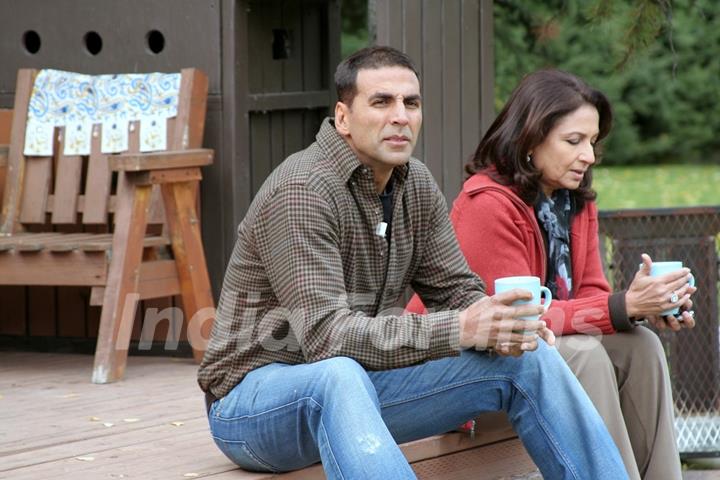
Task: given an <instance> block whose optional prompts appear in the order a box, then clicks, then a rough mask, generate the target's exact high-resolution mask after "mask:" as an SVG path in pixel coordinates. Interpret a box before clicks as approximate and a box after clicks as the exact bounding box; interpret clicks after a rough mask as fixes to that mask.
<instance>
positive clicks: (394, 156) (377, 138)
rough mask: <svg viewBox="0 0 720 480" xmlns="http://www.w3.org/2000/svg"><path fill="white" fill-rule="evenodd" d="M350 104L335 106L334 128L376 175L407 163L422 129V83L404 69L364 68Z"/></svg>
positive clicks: (359, 73) (410, 71)
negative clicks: (355, 93)
mask: <svg viewBox="0 0 720 480" xmlns="http://www.w3.org/2000/svg"><path fill="white" fill-rule="evenodd" d="M356 86H357V95H355V98H354V99H353V102H352V104H351V105H345V104H344V103H342V102H338V103H337V105H336V106H335V128H336V129H337V131H338V132H339V133H340V135H342V136H343V137H344V138H345V140H346V141H347V142H348V144H349V145H350V148H352V150H353V151H354V152H355V153H356V154H357V156H358V158H359V159H360V162H362V163H363V164H364V165H367V166H368V167H370V168H372V169H373V170H374V171H375V173H376V174H378V173H381V172H387V171H389V170H392V168H393V167H395V166H398V165H403V164H405V163H407V162H408V160H409V159H410V155H411V154H412V151H413V148H414V147H415V143H416V142H417V138H418V135H419V134H420V126H421V125H422V105H421V99H420V82H419V81H418V79H417V77H416V76H415V73H413V71H412V70H408V69H407V68H404V67H381V68H377V69H363V70H360V71H359V72H358V75H357V81H356Z"/></svg>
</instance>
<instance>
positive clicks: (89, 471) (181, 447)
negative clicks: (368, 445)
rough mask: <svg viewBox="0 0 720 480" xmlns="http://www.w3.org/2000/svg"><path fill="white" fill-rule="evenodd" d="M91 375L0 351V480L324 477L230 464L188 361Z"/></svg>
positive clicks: (456, 446) (54, 360)
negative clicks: (108, 377)
mask: <svg viewBox="0 0 720 480" xmlns="http://www.w3.org/2000/svg"><path fill="white" fill-rule="evenodd" d="M91 369H92V357H91V356H90V355H66V354H38V353H28V352H1V351H0V478H13V479H26V480H38V479H46V478H72V479H73V480H76V479H85V478H88V479H96V478H143V479H167V478H178V479H181V478H190V477H185V476H184V475H185V474H188V473H196V474H198V476H200V477H202V478H208V479H212V480H229V479H234V480H264V479H270V478H283V479H286V480H301V479H302V480H312V479H322V478H324V475H323V473H322V469H321V468H320V467H319V466H315V467H312V468H310V469H305V470H303V471H300V472H294V473H291V474H285V475H282V476H277V475H270V474H251V473H247V472H243V471H241V470H240V469H238V468H237V467H236V466H235V465H233V464H232V463H231V462H230V461H229V460H228V459H227V458H225V457H224V456H223V455H222V453H221V452H220V451H219V450H218V449H217V447H216V446H215V445H214V443H213V442H212V438H211V436H210V433H209V429H208V425H207V420H206V418H205V412H204V404H203V400H202V394H201V392H200V391H199V389H198V387H197V383H196V379H195V375H196V372H197V367H196V365H195V364H194V363H193V362H192V360H191V359H189V358H183V359H172V358H158V357H130V358H129V368H128V371H127V377H126V379H125V380H124V381H121V382H117V383H112V384H107V385H95V384H91V383H90V382H88V380H87V379H88V377H89V373H90V371H91ZM27 411H32V412H33V415H32V417H31V418H28V416H27V415H24V412H27ZM92 417H97V420H94V419H93V418H92ZM126 418H137V419H138V421H135V422H125V421H124V419H126ZM492 421H494V420H489V422H492ZM104 422H111V423H113V424H114V425H113V426H112V427H105V426H104V425H103V423H104ZM172 422H182V425H172ZM508 435H512V432H508V431H507V429H505V430H503V428H500V429H499V430H497V431H496V432H495V433H490V434H487V435H486V434H485V433H484V432H479V435H478V438H476V440H475V441H471V440H470V439H469V437H468V435H466V434H459V433H456V434H449V435H444V436H438V437H433V438H431V439H427V440H423V441H420V442H412V443H409V444H406V445H404V446H403V451H404V453H405V455H406V456H407V457H408V458H409V459H410V460H413V459H424V458H428V457H429V456H433V455H442V454H444V453H447V452H456V451H458V450H467V449H469V448H472V447H473V446H477V445H480V444H486V443H491V442H496V441H497V440H498V439H500V440H502V439H504V438H507V436H508ZM514 450H517V447H515V449H514ZM515 453H517V452H515ZM77 457H92V458H93V460H92V461H87V459H86V460H85V461H83V460H78V458H77ZM458 458H460V457H458ZM513 458H514V457H513ZM460 459H462V458H460ZM421 463H422V462H421ZM421 463H419V464H418V465H420V466H422V465H421ZM455 464H458V465H460V460H456V461H455V462H453V465H455ZM462 465H464V464H462ZM123 476H124V477H123ZM419 478H428V479H429V478H436V477H432V476H426V477H425V476H420V477H419ZM446 478H454V477H446ZM463 478H464V477H463ZM477 478H492V477H486V476H482V477H477Z"/></svg>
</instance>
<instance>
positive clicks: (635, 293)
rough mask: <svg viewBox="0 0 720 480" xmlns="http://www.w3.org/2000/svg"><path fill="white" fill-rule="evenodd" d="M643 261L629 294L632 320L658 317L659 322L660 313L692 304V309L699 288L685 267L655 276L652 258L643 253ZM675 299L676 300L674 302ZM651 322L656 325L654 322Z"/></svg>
mask: <svg viewBox="0 0 720 480" xmlns="http://www.w3.org/2000/svg"><path fill="white" fill-rule="evenodd" d="M642 260H643V263H642V265H641V267H640V270H638V272H637V273H636V274H635V278H633V281H632V283H631V284H630V287H629V288H628V290H627V292H626V293H625V308H626V310H627V314H628V316H629V317H647V318H648V319H650V318H651V317H656V318H655V320H657V319H658V318H659V316H660V313H661V312H663V311H665V310H670V309H673V308H677V307H681V306H683V305H687V304H688V302H690V303H689V304H690V305H691V306H692V302H691V301H690V295H692V294H693V293H695V291H696V290H697V289H696V288H695V287H691V286H690V284H689V283H688V281H689V279H690V276H689V275H690V269H689V268H681V269H680V270H678V271H677V272H669V273H666V274H663V275H658V276H656V277H652V276H650V267H651V266H652V260H651V259H650V256H649V255H647V254H645V253H643V254H642ZM675 295H677V299H675V298H673V297H674V296H675ZM673 300H676V301H674V302H673ZM660 321H662V320H660ZM651 322H652V323H655V322H654V321H652V320H651ZM693 324H694V323H693ZM671 328H672V325H671ZM673 330H674V328H673Z"/></svg>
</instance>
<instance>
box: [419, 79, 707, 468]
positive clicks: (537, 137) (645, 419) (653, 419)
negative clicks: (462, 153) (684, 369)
mask: <svg viewBox="0 0 720 480" xmlns="http://www.w3.org/2000/svg"><path fill="white" fill-rule="evenodd" d="M611 123H612V113H611V108H610V104H609V102H608V100H607V98H606V97H605V95H603V94H602V93H601V92H599V91H597V90H594V89H592V88H590V87H589V86H588V85H586V84H585V83H584V82H583V81H582V80H580V79H579V78H577V77H575V76H573V75H571V74H568V73H565V72H561V71H558V70H541V71H538V72H535V73H533V74H531V75H528V76H527V77H525V78H524V79H523V80H522V82H521V83H520V84H519V85H518V87H517V88H516V89H515V91H514V92H513V93H512V95H511V97H510V99H509V100H508V102H507V104H506V105H505V107H504V108H503V110H502V112H500V114H499V116H498V117H497V119H496V120H495V122H494V123H493V124H492V126H491V127H490V129H489V130H488V132H487V133H486V134H485V136H484V138H483V139H482V141H481V142H480V145H479V146H478V148H477V151H476V152H475V155H474V158H473V159H472V161H471V162H470V163H469V164H468V165H467V167H466V170H467V172H468V173H469V174H470V175H471V176H470V177H469V178H468V179H467V181H466V182H465V184H464V185H463V189H462V192H461V193H460V195H459V197H458V198H457V200H456V201H455V203H454V205H453V209H452V212H451V218H452V221H453V224H454V226H455V230H456V233H457V236H458V241H459V242H460V246H461V248H462V250H463V252H464V253H465V256H466V258H467V260H468V263H469V264H470V267H471V268H472V269H473V270H474V271H475V272H477V273H478V274H479V275H480V277H481V278H482V279H483V280H484V281H485V282H486V284H487V290H488V294H489V295H492V294H493V293H494V288H493V285H494V282H495V279H496V278H500V277H505V276H515V275H533V276H537V277H540V279H541V281H542V283H543V284H544V285H545V286H547V287H548V288H549V289H550V290H551V292H552V293H553V302H552V306H551V308H550V309H549V310H548V312H547V313H546V314H545V315H544V317H543V320H545V321H546V322H547V323H548V325H549V327H550V328H551V329H552V330H553V331H554V332H555V334H556V335H558V340H557V345H558V349H559V351H560V353H561V354H562V355H563V357H564V358H565V360H566V362H567V363H568V365H569V366H570V368H571V369H572V370H573V372H574V373H575V375H576V376H577V377H578V379H579V380H580V383H581V384H582V385H583V387H584V388H585V390H586V391H587V393H588V395H589V396H590V398H591V399H592V400H593V403H594V404H595V406H596V407H597V409H598V411H599V412H600V414H601V416H602V417H603V419H604V420H605V423H606V425H607V427H608V430H610V433H611V434H612V436H613V438H614V440H615V442H616V444H617V445H618V448H619V449H620V452H621V454H622V456H623V461H624V462H625V465H626V467H627V469H628V473H629V475H630V478H636V479H638V478H648V479H653V480H654V479H680V478H681V471H680V461H679V457H678V451H677V447H676V443H675V436H674V424H673V402H672V395H671V391H670V380H669V376H668V369H667V364H666V361H665V355H664V352H663V348H662V345H661V344H660V342H659V340H658V338H657V336H656V335H655V334H654V333H653V332H651V331H650V330H649V329H647V328H644V327H642V326H638V323H639V320H643V319H647V320H648V321H649V322H651V323H652V324H654V325H655V326H656V327H658V328H661V329H662V328H665V327H666V326H669V327H670V328H671V329H673V330H675V331H677V330H679V329H680V328H692V327H693V326H694V320H693V316H692V312H691V311H688V310H689V308H690V307H691V306H692V302H691V300H690V294H691V293H693V292H694V291H695V289H694V288H693V287H690V286H689V285H688V274H689V270H688V269H682V270H680V271H678V272H673V273H670V274H666V275H663V276H659V277H651V276H650V274H649V272H650V265H651V263H652V262H651V259H650V257H649V256H647V255H643V256H642V266H641V267H640V269H639V271H638V272H637V274H636V275H635V277H634V279H633V281H632V283H631V284H630V287H629V288H628V290H627V291H621V292H615V293H611V291H610V287H609V285H608V282H607V280H606V279H605V276H604V274H603V269H602V265H601V260H600V254H599V251H598V220H597V207H596V206H595V203H594V201H593V200H594V198H595V192H594V191H593V190H592V189H591V183H592V166H593V165H594V164H595V162H596V149H597V142H599V141H600V140H602V139H603V138H604V137H605V136H606V135H607V134H608V132H609V131H610V127H611ZM676 306H682V307H683V310H684V311H683V313H682V314H681V317H680V318H679V319H677V318H674V317H668V318H663V317H661V316H660V312H662V311H664V310H667V309H670V308H674V307H676ZM408 309H409V310H411V311H417V310H419V309H422V305H421V304H420V302H419V300H418V299H417V297H416V298H415V299H413V301H412V302H411V304H410V306H409V307H408ZM580 334H584V335H580Z"/></svg>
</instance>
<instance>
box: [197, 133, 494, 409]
mask: <svg viewBox="0 0 720 480" xmlns="http://www.w3.org/2000/svg"><path fill="white" fill-rule="evenodd" d="M392 176H393V181H394V189H393V205H394V207H393V215H392V230H391V232H392V233H391V235H392V238H391V239H390V242H388V241H387V240H386V239H384V238H382V237H380V236H378V235H376V233H375V230H376V226H377V225H378V223H379V222H381V221H382V220H383V216H382V215H383V212H382V205H381V202H380V198H379V196H378V194H377V191H376V190H375V184H374V181H373V174H372V171H371V170H370V169H368V168H366V167H364V166H363V165H362V164H361V163H360V161H359V160H358V158H357V156H356V155H355V154H354V153H353V151H352V150H351V149H350V147H349V146H348V144H347V143H346V142H345V141H344V140H343V138H342V137H341V136H340V135H339V134H338V133H337V132H336V130H335V128H334V125H333V123H332V121H331V120H330V119H326V120H325V121H324V122H323V124H322V127H321V128H320V131H319V132H318V134H317V137H316V142H315V143H313V144H312V145H310V147H308V148H307V149H305V150H303V151H301V152H298V153H296V154H294V155H291V156H290V157H288V158H287V159H286V160H285V161H284V162H283V163H282V164H281V165H280V166H279V167H277V168H276V169H275V171H273V172H272V174H271V175H270V176H269V177H268V178H267V180H266V181H265V183H264V185H263V186H262V188H261V189H260V191H259V192H258V194H257V195H256V196H255V199H254V201H253V203H252V205H251V206H250V208H249V210H248V212H247V215H246V216H245V219H244V220H243V221H242V223H241V224H240V227H239V229H238V239H237V242H236V244H235V248H234V251H233V253H232V257H231V258H230V263H229V264H228V267H227V272H226V273H225V280H224V284H223V288H222V293H221V295H220V301H219V304H218V311H217V315H216V318H215V324H214V326H213V330H212V334H211V337H210V342H209V345H208V349H207V352H206V353H205V358H204V359H203V362H202V365H201V366H200V371H199V374H198V381H199V383H200V386H201V388H202V389H203V390H204V391H206V392H210V393H211V394H212V395H214V396H215V397H217V398H221V397H223V396H225V395H226V394H227V393H228V392H229V391H230V390H232V388H233V387H235V385H237V384H238V383H239V382H240V381H241V380H242V379H243V377H244V376H245V375H246V374H247V373H248V372H250V371H251V370H253V369H256V368H258V367H261V366H263V365H266V364H269V363H272V362H282V363H288V364H298V363H307V362H314V361H317V360H322V359H325V358H329V357H335V356H347V357H351V358H353V359H355V360H356V361H358V362H359V363H360V364H362V365H363V366H364V367H365V368H367V369H369V370H385V369H391V368H399V367H405V366H408V365H413V364H417V363H420V362H424V361H427V360H432V359H436V358H442V357H447V356H452V355H458V354H459V352H460V346H459V322H458V310H460V309H464V308H466V307H467V306H469V305H470V304H471V303H473V302H474V301H476V300H478V299H480V298H481V297H483V296H484V295H485V293H484V291H485V286H484V284H483V283H482V281H481V280H480V279H479V278H478V277H477V276H476V275H475V274H474V273H472V272H471V271H470V269H469V268H468V266H467V263H466V262H465V258H464V257H463V255H462V253H461V252H460V249H459V247H458V244H457V241H456V239H455V234H454V232H453V229H452V226H451V224H450V221H449V219H448V214H447V207H446V205H445V199H444V197H443V195H442V193H441V192H440V190H439V188H438V186H437V184H436V183H435V181H434V180H433V177H432V175H431V174H430V172H429V171H428V169H427V168H426V167H425V165H423V164H422V163H421V162H419V161H418V160H415V159H411V160H410V162H409V163H408V164H406V165H404V166H402V167H396V168H395V169H394V171H393V174H392ZM408 286H411V287H412V288H413V289H414V290H415V291H416V292H418V294H419V295H420V297H421V298H422V300H423V302H424V303H425V305H426V306H427V307H428V309H430V311H431V312H433V313H430V314H428V315H416V314H403V310H402V308H397V304H398V301H400V300H401V298H402V295H403V293H404V292H405V291H406V289H407V287H408Z"/></svg>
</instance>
